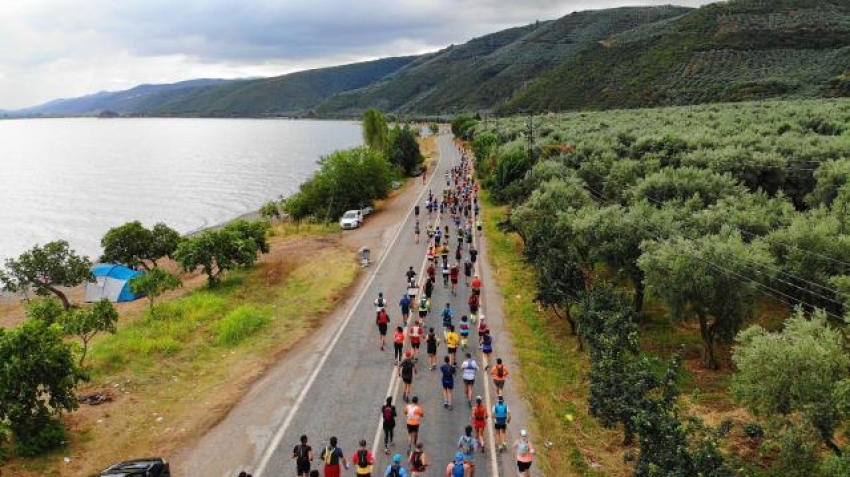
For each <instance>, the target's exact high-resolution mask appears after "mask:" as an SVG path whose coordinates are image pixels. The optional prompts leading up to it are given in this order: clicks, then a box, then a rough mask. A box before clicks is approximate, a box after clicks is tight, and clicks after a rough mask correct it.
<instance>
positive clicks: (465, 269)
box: [463, 258, 472, 286]
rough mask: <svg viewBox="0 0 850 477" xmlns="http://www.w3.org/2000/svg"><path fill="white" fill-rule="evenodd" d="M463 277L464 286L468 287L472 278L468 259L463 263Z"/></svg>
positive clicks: (470, 263) (470, 264)
mask: <svg viewBox="0 0 850 477" xmlns="http://www.w3.org/2000/svg"><path fill="white" fill-rule="evenodd" d="M463 276H464V278H466V286H469V280H470V279H471V278H472V262H470V261H469V258H467V259H466V260H464V261H463Z"/></svg>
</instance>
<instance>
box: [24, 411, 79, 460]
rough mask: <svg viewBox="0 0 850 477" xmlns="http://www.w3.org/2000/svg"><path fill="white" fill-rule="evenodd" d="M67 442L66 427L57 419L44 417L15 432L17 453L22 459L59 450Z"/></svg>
mask: <svg viewBox="0 0 850 477" xmlns="http://www.w3.org/2000/svg"><path fill="white" fill-rule="evenodd" d="M66 440H67V433H66V432H65V426H63V425H62V423H61V422H59V420H57V419H52V418H48V417H44V418H43V419H38V420H37V421H36V422H34V423H32V425H28V426H25V427H24V428H21V429H16V430H15V452H16V453H17V454H18V455H19V456H21V457H36V456H39V455H42V454H44V453H46V452H49V451H51V450H53V449H56V448H58V447H59V446H61V445H63V444H64V443H65V442H66Z"/></svg>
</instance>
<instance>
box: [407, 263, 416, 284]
mask: <svg viewBox="0 0 850 477" xmlns="http://www.w3.org/2000/svg"><path fill="white" fill-rule="evenodd" d="M404 276H406V277H407V283H410V282H411V280H413V279H414V278H416V271H415V270H413V265H411V266H410V268H408V269H407V271H406V272H404Z"/></svg>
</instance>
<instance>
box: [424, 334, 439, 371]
mask: <svg viewBox="0 0 850 477" xmlns="http://www.w3.org/2000/svg"><path fill="white" fill-rule="evenodd" d="M439 345H440V339H439V338H437V334H436V333H434V328H428V335H427V336H426V337H425V351H426V352H427V353H428V363H429V364H430V365H431V371H433V370H435V369H437V346H439Z"/></svg>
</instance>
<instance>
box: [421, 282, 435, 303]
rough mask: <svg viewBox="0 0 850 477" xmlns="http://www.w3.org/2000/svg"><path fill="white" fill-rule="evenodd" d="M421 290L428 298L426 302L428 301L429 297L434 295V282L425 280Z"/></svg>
mask: <svg viewBox="0 0 850 477" xmlns="http://www.w3.org/2000/svg"><path fill="white" fill-rule="evenodd" d="M423 288H424V289H425V297H426V298H428V300H430V299H431V295H433V294H434V281H433V280H425V286H424V287H423Z"/></svg>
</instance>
